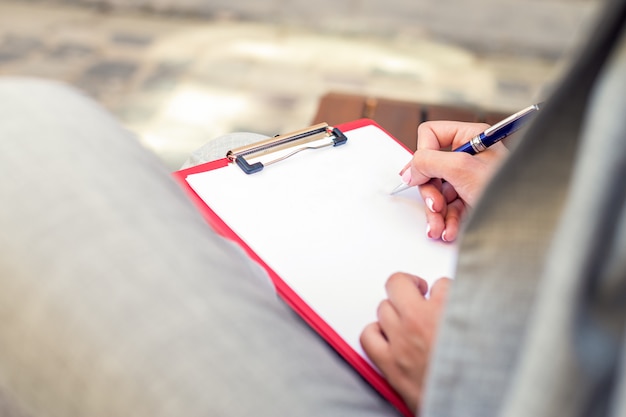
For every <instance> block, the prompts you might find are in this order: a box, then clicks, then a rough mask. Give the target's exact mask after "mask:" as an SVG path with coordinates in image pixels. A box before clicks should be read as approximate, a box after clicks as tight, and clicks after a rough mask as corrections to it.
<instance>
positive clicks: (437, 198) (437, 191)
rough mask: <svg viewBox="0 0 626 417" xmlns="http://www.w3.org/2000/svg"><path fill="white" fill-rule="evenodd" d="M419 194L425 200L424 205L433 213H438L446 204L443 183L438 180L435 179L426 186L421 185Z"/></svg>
mask: <svg viewBox="0 0 626 417" xmlns="http://www.w3.org/2000/svg"><path fill="white" fill-rule="evenodd" d="M419 192H420V195H421V196H422V199H423V200H424V204H426V207H427V208H428V210H430V212H432V213H437V212H438V211H440V210H441V208H442V207H443V206H444V205H445V204H446V200H445V196H444V194H443V192H442V181H441V180H440V179H438V178H433V179H431V180H430V181H428V182H427V183H426V184H422V185H420V186H419Z"/></svg>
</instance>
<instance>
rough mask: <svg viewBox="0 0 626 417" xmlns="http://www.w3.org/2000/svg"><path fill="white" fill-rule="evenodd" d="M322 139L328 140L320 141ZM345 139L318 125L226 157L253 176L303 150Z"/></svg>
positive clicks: (340, 142)
mask: <svg viewBox="0 0 626 417" xmlns="http://www.w3.org/2000/svg"><path fill="white" fill-rule="evenodd" d="M325 139H328V140H327V141H324V140H325ZM347 140H348V138H347V137H346V135H344V134H343V132H341V131H340V130H339V129H337V128H333V127H330V126H328V124H327V123H319V124H317V125H315V126H311V127H309V128H306V129H301V130H298V131H295V132H292V133H288V134H285V135H278V136H275V137H273V138H270V139H267V140H264V141H261V142H257V143H253V144H251V145H246V146H241V147H239V148H236V149H233V150H230V151H228V152H227V153H226V158H228V160H229V161H230V162H234V163H236V164H237V166H239V167H240V168H241V169H242V170H243V172H245V173H246V174H254V173H255V172H259V171H261V170H262V169H263V168H264V167H265V166H267V165H270V164H273V163H276V162H279V161H282V160H284V159H287V158H289V157H290V156H292V155H295V154H296V153H298V152H301V151H303V150H308V149H320V148H325V147H327V146H331V145H332V146H339V145H343V144H344V143H346V142H347ZM280 151H283V154H282V155H281V156H279V157H277V158H274V159H272V160H270V161H265V162H254V163H250V162H249V159H254V158H259V157H262V156H265V155H268V154H271V153H275V152H280Z"/></svg>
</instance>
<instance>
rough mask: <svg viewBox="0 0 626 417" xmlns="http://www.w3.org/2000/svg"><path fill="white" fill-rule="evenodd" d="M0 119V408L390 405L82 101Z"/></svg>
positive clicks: (13, 92) (306, 410)
mask: <svg viewBox="0 0 626 417" xmlns="http://www.w3.org/2000/svg"><path fill="white" fill-rule="evenodd" d="M0 115H2V116H1V121H0V201H1V204H0V230H2V233H1V234H0V323H1V325H0V407H2V408H3V409H0V415H2V416H5V415H19V416H22V415H27V416H32V417H38V416H46V417H48V416H50V417H53V416H58V417H61V416H62V417H71V416H77V417H78V416H80V417H90V416H150V417H158V416H177V417H178V416H186V417H193V416H268V417H275V416H353V415H354V416H356V415H359V416H382V415H395V414H396V412H395V411H394V410H392V409H391V408H390V406H389V405H388V404H386V402H384V401H383V400H381V399H380V398H379V397H378V396H377V394H376V393H375V392H374V391H373V390H372V389H371V388H370V387H369V386H367V385H366V384H365V383H364V382H362V380H361V379H360V378H359V377H358V376H357V375H356V374H355V372H354V371H353V370H352V369H351V368H350V367H349V366H347V365H346V364H345V363H344V362H343V361H342V360H340V359H339V358H338V357H337V356H336V355H335V354H334V352H333V351H332V350H331V349H329V348H328V347H327V346H326V345H325V344H324V343H323V342H322V341H321V339H320V338H318V336H317V335H316V334H315V333H314V332H312V331H311V330H310V329H309V328H308V327H307V326H305V325H304V324H303V323H302V322H301V321H300V320H299V319H298V318H297V316H295V315H294V314H292V313H291V311H290V310H288V309H287V308H286V307H285V306H284V305H283V304H282V303H281V302H279V301H278V300H277V298H276V296H275V295H274V292H273V289H272V288H271V286H270V284H269V281H268V279H267V277H266V275H265V274H264V273H262V272H261V270H260V268H259V267H258V266H256V265H255V264H252V263H251V262H250V261H249V260H248V258H247V257H246V256H245V255H244V254H243V253H242V252H241V251H240V250H239V249H238V248H236V247H234V246H233V245H231V244H229V243H227V242H226V241H224V240H222V239H221V238H219V237H218V236H216V235H215V234H214V233H212V232H211V230H210V229H209V228H208V226H207V225H206V224H205V222H204V220H203V219H202V218H201V216H199V214H198V213H197V211H196V210H195V208H194V207H192V205H191V204H190V203H189V202H188V200H187V198H186V197H185V196H184V195H183V193H182V192H181V190H180V189H179V187H178V185H176V184H175V183H174V182H173V181H172V180H171V178H170V174H169V172H167V171H166V169H165V168H164V167H163V165H162V164H161V163H160V162H159V161H158V160H157V159H156V157H154V156H153V155H151V154H149V153H148V152H146V151H145V150H144V149H142V148H141V147H140V146H139V145H138V143H137V142H136V140H135V139H134V137H133V136H132V135H131V134H130V133H129V132H126V131H125V130H124V129H122V128H121V127H119V126H118V125H117V124H116V123H115V121H114V120H112V118H111V117H109V116H108V115H107V114H106V113H105V112H103V111H102V110H101V109H100V108H98V107H97V106H96V105H95V104H94V103H92V102H91V101H90V100H88V99H86V98H84V97H82V96H81V95H79V94H76V93H75V92H73V91H71V90H69V89H68V88H66V87H63V86H60V85H55V84H51V83H46V82H39V81H32V80H31V81H29V80H20V79H5V80H3V81H0Z"/></svg>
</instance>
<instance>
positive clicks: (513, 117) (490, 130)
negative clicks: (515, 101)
mask: <svg viewBox="0 0 626 417" xmlns="http://www.w3.org/2000/svg"><path fill="white" fill-rule="evenodd" d="M536 110H539V106H538V105H537V104H533V105H531V106H528V107H526V108H524V109H522V110H520V111H518V112H517V113H514V114H512V115H510V116H509V117H507V118H506V119H504V120H501V121H499V122H498V123H496V124H495V125H493V126H491V127H489V128H487V129H486V130H485V131H484V132H483V133H484V135H485V136H491V135H493V134H494V133H495V132H497V131H498V130H500V129H502V128H503V127H505V126H509V125H511V124H513V123H514V122H515V121H516V120H518V119H521V118H522V117H524V116H526V115H527V114H530V113H532V112H534V111H536Z"/></svg>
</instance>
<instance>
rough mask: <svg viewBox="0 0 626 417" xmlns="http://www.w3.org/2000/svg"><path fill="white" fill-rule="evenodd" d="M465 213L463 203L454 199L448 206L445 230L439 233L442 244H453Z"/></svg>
mask: <svg viewBox="0 0 626 417" xmlns="http://www.w3.org/2000/svg"><path fill="white" fill-rule="evenodd" d="M464 212H465V203H463V201H462V200H460V199H458V198H457V199H456V200H454V201H452V202H451V203H449V204H448V207H447V211H446V216H445V219H444V221H445V228H444V230H443V232H442V233H441V240H443V241H444V242H454V241H455V240H456V238H457V237H458V234H459V230H460V228H461V218H462V216H463V213H464Z"/></svg>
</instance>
